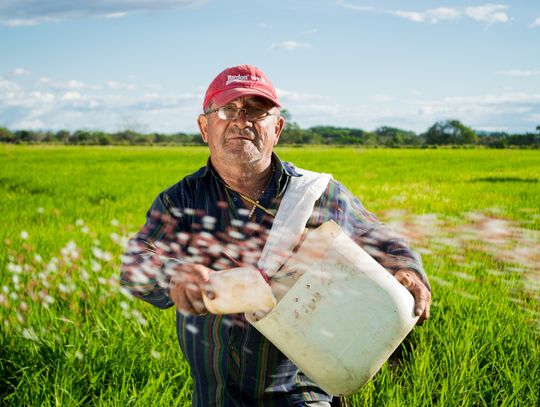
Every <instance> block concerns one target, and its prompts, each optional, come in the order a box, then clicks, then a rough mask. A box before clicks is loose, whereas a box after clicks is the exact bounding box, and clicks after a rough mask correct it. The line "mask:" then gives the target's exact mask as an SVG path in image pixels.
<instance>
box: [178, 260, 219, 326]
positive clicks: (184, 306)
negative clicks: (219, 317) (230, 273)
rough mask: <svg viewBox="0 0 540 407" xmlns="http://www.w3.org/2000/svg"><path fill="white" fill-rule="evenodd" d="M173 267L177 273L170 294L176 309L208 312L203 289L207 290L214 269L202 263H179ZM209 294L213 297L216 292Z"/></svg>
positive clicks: (200, 313)
mask: <svg viewBox="0 0 540 407" xmlns="http://www.w3.org/2000/svg"><path fill="white" fill-rule="evenodd" d="M173 269H174V271H175V273H174V274H173V275H172V277H171V281H170V286H169V295H170V297H171V300H172V301H173V302H174V304H175V305H176V309H177V310H178V311H180V312H181V313H183V314H192V315H202V314H206V313H207V312H208V311H207V309H206V307H205V306H204V302H203V299H202V291H203V290H206V284H207V281H208V274H209V273H210V272H211V271H212V270H211V269H209V268H208V267H205V266H203V265H201V264H178V265H176V266H174V268H173ZM207 295H208V297H209V298H211V297H212V295H214V294H213V293H207Z"/></svg>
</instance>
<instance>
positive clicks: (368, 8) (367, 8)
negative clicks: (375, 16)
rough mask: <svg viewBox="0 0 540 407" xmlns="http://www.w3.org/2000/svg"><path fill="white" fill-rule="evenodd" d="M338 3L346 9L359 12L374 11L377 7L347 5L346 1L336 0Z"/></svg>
mask: <svg viewBox="0 0 540 407" xmlns="http://www.w3.org/2000/svg"><path fill="white" fill-rule="evenodd" d="M336 3H337V4H339V5H340V6H343V7H345V8H349V9H352V10H357V11H374V10H375V7H371V6H358V5H356V4H350V3H346V2H345V0H336Z"/></svg>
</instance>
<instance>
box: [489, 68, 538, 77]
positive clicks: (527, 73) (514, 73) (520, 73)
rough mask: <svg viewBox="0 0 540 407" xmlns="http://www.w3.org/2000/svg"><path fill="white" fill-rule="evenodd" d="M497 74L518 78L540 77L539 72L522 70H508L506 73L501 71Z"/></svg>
mask: <svg viewBox="0 0 540 407" xmlns="http://www.w3.org/2000/svg"><path fill="white" fill-rule="evenodd" d="M499 73H500V74H501V75H507V76H518V77H529V76H536V75H540V71H531V70H524V69H510V70H508V71H501V72H499Z"/></svg>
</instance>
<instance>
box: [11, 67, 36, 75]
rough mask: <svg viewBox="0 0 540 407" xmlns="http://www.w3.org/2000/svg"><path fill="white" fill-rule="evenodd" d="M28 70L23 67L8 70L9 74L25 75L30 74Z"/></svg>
mask: <svg viewBox="0 0 540 407" xmlns="http://www.w3.org/2000/svg"><path fill="white" fill-rule="evenodd" d="M30 73H31V72H30V71H28V70H26V69H24V68H15V69H14V70H13V71H11V72H10V75H11V76H27V75H30Z"/></svg>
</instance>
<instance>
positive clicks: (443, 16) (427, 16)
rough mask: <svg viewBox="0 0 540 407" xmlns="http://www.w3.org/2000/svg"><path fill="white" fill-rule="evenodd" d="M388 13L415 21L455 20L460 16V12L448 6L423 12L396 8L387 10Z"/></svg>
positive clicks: (436, 21)
mask: <svg viewBox="0 0 540 407" xmlns="http://www.w3.org/2000/svg"><path fill="white" fill-rule="evenodd" d="M389 13H390V14H393V15H395V16H397V17H402V18H405V19H407V20H410V21H413V22H415V23H424V22H428V23H438V22H439V21H444V20H455V19H457V18H459V17H460V16H461V13H460V12H459V11H458V10H456V9H453V8H448V7H440V8H436V9H431V10H427V11H424V12H416V11H400V10H396V11H389Z"/></svg>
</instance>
